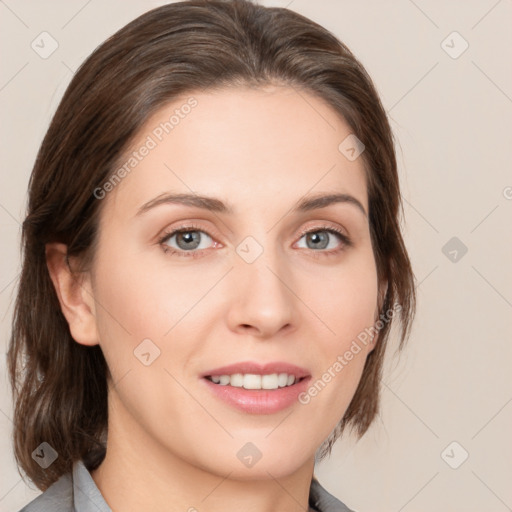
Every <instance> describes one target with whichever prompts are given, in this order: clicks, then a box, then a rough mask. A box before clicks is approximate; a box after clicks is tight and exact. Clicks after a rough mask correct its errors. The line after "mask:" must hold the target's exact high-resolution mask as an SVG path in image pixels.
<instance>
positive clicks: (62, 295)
mask: <svg viewBox="0 0 512 512" xmlns="http://www.w3.org/2000/svg"><path fill="white" fill-rule="evenodd" d="M46 265H47V267H48V271H49V273H50V278H51V280H52V282H53V286H54V287H55V291H56V293H57V297H58V299H59V303H60V307H61V310H62V313H63V315H64V317H65V318H66V320H67V322H68V324H69V330H70V332H71V336H72V337H73V339H74V340H75V341H76V342H78V343H80V344H82V345H97V344H98V343H99V336H98V331H97V326H96V315H95V302H94V296H93V292H92V287H91V282H90V274H89V273H88V272H84V273H80V274H78V273H73V271H72V269H71V268H70V265H69V262H68V259H67V246H66V245H65V244H62V243H57V242H55V243H49V244H46Z"/></svg>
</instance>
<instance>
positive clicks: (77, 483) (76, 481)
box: [20, 461, 353, 512]
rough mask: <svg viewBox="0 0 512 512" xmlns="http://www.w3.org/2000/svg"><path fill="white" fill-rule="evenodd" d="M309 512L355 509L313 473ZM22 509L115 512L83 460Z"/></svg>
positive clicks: (28, 511)
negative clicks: (323, 484)
mask: <svg viewBox="0 0 512 512" xmlns="http://www.w3.org/2000/svg"><path fill="white" fill-rule="evenodd" d="M309 506H310V512H311V511H313V512H353V511H351V510H350V509H349V508H347V507H346V506H345V505H344V504H343V503H341V501H339V500H338V499H337V498H335V497H334V496H332V495H331V494H329V493H328V492H327V491H326V490H325V489H324V488H323V487H322V486H321V485H320V483H319V482H318V480H317V479H316V478H315V477H314V476H313V479H312V481H311V486H310V490H309ZM20 512H112V510H111V509H110V507H109V506H108V505H107V503H106V501H105V500H104V499H103V496H102V495H101V493H100V490H99V489H98V487H97V486H96V483H95V482H94V480H93V479H92V476H91V474H90V473H89V471H88V470H87V468H86V467H85V465H84V464H83V462H82V461H78V462H75V463H74V464H73V471H72V472H71V473H67V474H65V475H63V476H61V477H60V478H59V479H58V480H57V481H56V482H55V483H54V484H53V485H51V486H50V487H48V489H46V491H45V492H43V493H42V494H41V495H40V496H38V497H37V498H35V499H34V500H32V501H31V502H30V503H29V504H28V505H26V506H25V507H23V508H22V509H21V510H20Z"/></svg>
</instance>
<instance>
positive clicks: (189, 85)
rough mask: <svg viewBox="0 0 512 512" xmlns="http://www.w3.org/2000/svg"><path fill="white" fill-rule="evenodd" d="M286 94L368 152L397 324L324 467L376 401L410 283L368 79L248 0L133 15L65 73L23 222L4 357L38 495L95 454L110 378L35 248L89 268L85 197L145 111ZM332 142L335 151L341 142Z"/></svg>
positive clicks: (311, 26)
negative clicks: (336, 124)
mask: <svg viewBox="0 0 512 512" xmlns="http://www.w3.org/2000/svg"><path fill="white" fill-rule="evenodd" d="M265 84H285V85H290V86H292V87H295V88H296V89H300V90H303V91H305V92H308V93H310V94H314V95H316V96H317V97H319V98H321V99H323V100H324V101H325V102H326V103H327V104H328V105H329V106H330V107H332V108H333V109H334V110H335V111H336V112H338V113H339V114H340V115H341V116H342V117H343V118H344V119H345V120H346V122H347V123H348V124H349V125H350V127H351V129H352V130H353V133H354V134H355V135H356V136H357V137H358V138H359V139H360V140H361V141H362V142H363V144H364V145H365V151H364V152H363V154H362V156H361V157H362V158H363V162H364V165H365V169H366V179H367V188H368V203H369V222H370V231H371V238H372V244H373V248H374V254H375V261H376V266H377V272H378V278H379V281H383V280H387V282H388V288H387V291H386V294H385V296H384V297H383V300H382V301H381V303H380V311H381V312H384V311H388V310H390V309H391V308H393V307H394V306H395V304H397V303H398V304H399V305H400V306H401V310H400V315H399V318H397V317H396V316H395V317H394V318H393V319H392V320H390V321H389V322H386V323H385V325H384V327H383V328H382V329H381V330H380V333H379V340H378V343H377V346H376V348H375V350H374V351H373V352H372V353H371V354H370V355H369V356H368V358H367V361H366V364H365V367H364V371H363V375H362V378H361V381H360V383H359V387H358V388H357V391H356V393H355V395H354V397H353V399H352V401H351V403H350V405H349V407H348V410H347V411H346V414H345V415H344V417H343V418H342V419H341V421H340V423H339V425H338V426H337V427H336V429H335V430H334V431H333V432H332V434H331V436H330V437H329V439H328V440H327V441H326V442H325V443H324V445H323V450H322V454H321V458H323V457H324V456H325V455H327V454H328V453H330V451H331V447H332V444H333V443H334V442H335V440H336V439H337V438H338V437H339V436H340V435H341V433H342V431H343V430H344V428H345V427H346V426H349V425H350V426H351V427H353V428H354V429H355V431H356V432H357V434H358V435H362V434H363V433H364V432H365V431H366V430H367V429H368V427H369V425H370V424H371V422H372V420H373V419H374V417H375V415H376V413H377V411H378V405H379V384H380V378H381V371H382V361H383V356H384V351H385V347H386V340H387V338H388V334H389V329H390V327H391V325H392V324H395V323H396V320H397V319H399V321H400V326H401V331H400V345H399V347H400V348H402V346H403V344H404V341H405V339H406V338H407V337H408V334H409V330H410V324H411V321H412V318H413V315H414V310H415V288H414V276H413V273H412V270H411V265H410V261H409V258H408V255H407V251H406V249H405V246H404V242H403V239H402V236H401V232H400V220H399V215H400V214H401V213H402V205H401V197H400V189H399V182H398V176H397V164H396V159H395V153H394V145H393V137H392V132H391V129H390V126H389V123H388V120H387V117H386V113H385V110H384V108H383V106H382V104H381V102H380V99H379V97H378V94H377V92H376V90H375V87H374V85H373V83H372V80H371V79H370V77H369V76H368V74H367V73H366V71H365V69H364V68H363V66H362V65H361V64H360V63H359V61H358V60H357V59H356V58H355V57H354V55H353V54H352V53H351V52H350V50H349V49H348V48H347V47H346V46H345V45H344V44H343V43H341V42H340V41H339V40H338V39H337V38H336V37H335V36H334V35H333V34H331V33H330V32H329V31H328V30H326V29H324V28H323V27H321V26H319V25H318V24H316V23H314V22H312V21H311V20H309V19H307V18H305V17H303V16H301V15H299V14H297V13H295V12H293V11H290V10H287V9H282V8H267V7H263V6H260V5H256V4H253V3H251V2H249V1H247V0H226V1H223V0H213V1H208V0H191V1H185V2H178V3H173V4H168V5H164V6H162V7H159V8H156V9H153V10H151V11H149V12H147V13H146V14H144V15H142V16H140V17H139V18H137V19H135V20H134V21H132V22H131V23H129V24H128V25H126V26H125V27H124V28H122V29H121V30H119V31H118V32H117V33H116V34H114V35H113V36H112V37H110V38H109V39H108V40H107V41H106V42H104V43H103V44H102V45H101V46H99V47H98V48H97V49H96V50H95V51H94V52H93V53H92V55H90V56H89V57H88V59H87V60H86V61H85V62H84V63H83V64H82V66H81V67H80V69H79V70H78V71H77V72H76V74H75V76H74V78H73V80H72V81H71V83H70V85H69V86H68V88H67V90H66V92H65V94H64V96H63V98H62V100H61V102H60V105H59V107H58V109H57V111H56V113H55V115H54V117H53V119H52V121H51V124H50V126H49V128H48V131H47V133H46V136H45V137H44V140H43V142H42V145H41V147H40V149H39V153H38V155H37V159H36V162H35V165H34V169H33V171H32V175H31V178H30V183H29V201H28V211H27V216H26V219H25V221H24V223H23V231H22V247H23V267H22V272H21V277H20V283H19V289H18V294H17V298H16V304H15V313H14V318H13V329H12V336H11V340H10V345H9V350H8V356H7V357H8V369H9V376H10V382H11V386H12V388H13V396H14V401H15V410H14V434H13V443H14V453H15V457H16V461H17V463H18V466H19V467H21V468H22V469H23V470H24V471H25V472H26V473H27V475H28V477H29V478H30V479H31V480H32V481H33V482H34V483H35V485H37V487H38V488H39V489H41V490H46V488H47V487H49V485H51V484H52V483H53V482H55V481H56V480H57V479H58V478H59V477H60V476H61V475H63V474H64V473H67V472H69V471H71V469H72V465H73V463H74V462H75V461H76V460H79V459H82V460H83V461H84V463H85V465H86V466H87V467H88V468H89V469H90V470H92V469H94V468H96V467H97V466H98V465H99V464H100V463H101V461H102V460H103V457H104V455H105V435H106V432H107V420H108V417H107V389H108V388H107V377H108V376H109V371H108V367H107V364H106V362H105V359H104V357H103V354H102V351H101V349H100V347H99V345H96V346H94V347H86V346H83V345H80V344H78V343H76V342H75V341H74V340H73V339H72V337H71V334H70V331H69V327H68V324H67V322H66V319H65V317H64V316H63V314H62V312H61V309H60V305H59V301H58V298H57V295H56V292H55V289H54V287H53V284H52V281H51V279H50V276H49V272H48V269H47V266H46V259H45V244H46V243H49V242H62V243H64V244H66V245H67V247H68V255H69V256H78V257H80V258H82V259H83V261H90V258H91V257H92V255H93V254H94V249H95V242H96V240H97V237H96V235H97V226H98V220H99V215H100V205H101V203H102V201H98V199H96V197H95V196H94V193H93V191H94V190H95V189H97V188H98V187H101V186H102V184H104V183H105V182H106V181H107V180H108V179H109V176H111V175H112V173H113V172H114V171H115V169H116V163H117V162H118V161H119V160H120V156H121V155H122V153H123V151H126V149H127V148H128V147H129V144H130V143H131V141H132V140H133V138H134V136H135V135H136V134H137V132H138V130H139V129H140V128H141V126H142V125H143V123H144V122H145V121H146V120H147V119H148V118H149V116H150V115H152V114H153V113H155V112H156V111H157V110H158V109H159V108H161V107H162V106H163V105H164V104H166V103H169V102H170V101H172V100H173V98H176V97H177V96H178V95H182V94H184V93H188V92H190V91H194V90H195V91H201V90H211V89H212V88H218V87H219V88H220V87H225V86H235V87H236V86H241V85H249V86H256V87H257V86H260V85H265ZM340 142H341V141H340ZM42 442H47V443H48V444H50V445H51V446H52V447H53V448H54V449H55V450H56V451H57V453H58V458H57V459H56V460H55V462H54V463H53V464H51V465H50V466H49V467H48V468H47V469H43V468H41V467H40V466H39V464H38V463H37V462H36V461H35V460H34V459H33V458H32V452H33V451H34V450H35V449H36V448H37V447H38V446H39V445H40V444H41V443H42Z"/></svg>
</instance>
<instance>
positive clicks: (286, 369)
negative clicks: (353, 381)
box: [201, 361, 310, 379]
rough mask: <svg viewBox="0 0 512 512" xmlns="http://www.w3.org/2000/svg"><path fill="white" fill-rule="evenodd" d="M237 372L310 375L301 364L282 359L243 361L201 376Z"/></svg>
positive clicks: (299, 377) (296, 375)
mask: <svg viewBox="0 0 512 512" xmlns="http://www.w3.org/2000/svg"><path fill="white" fill-rule="evenodd" d="M235 373H252V374H254V375H268V374H272V373H287V374H288V375H295V377H296V378H298V379H301V378H302V377H309V375H310V373H309V372H308V371H307V370H306V369H305V368H301V367H300V366H296V365H294V364H290V363H284V362H281V361H273V362H269V363H256V362H254V361H243V362H240V363H234V364H230V365H228V366H221V367H219V368H214V369H213V370H208V371H206V372H204V373H202V374H201V377H211V376H212V375H234V374H235Z"/></svg>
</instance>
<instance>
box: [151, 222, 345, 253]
mask: <svg viewBox="0 0 512 512" xmlns="http://www.w3.org/2000/svg"><path fill="white" fill-rule="evenodd" d="M189 231H192V232H193V231H199V232H201V233H204V234H206V235H208V236H209V237H210V238H212V239H213V237H212V236H211V235H210V234H209V233H208V232H206V231H205V230H204V229H202V228H201V227H199V226H196V225H194V224H188V225H186V226H180V227H179V228H176V229H172V230H170V231H166V232H164V234H163V235H162V236H161V237H160V238H159V240H158V244H159V245H160V246H161V247H162V249H163V251H164V252H165V253H166V254H170V255H176V256H180V257H181V256H183V257H185V258H200V257H202V256H203V254H201V252H202V251H204V250H206V249H202V250H199V251H198V250H194V251H182V250H181V251H179V250H176V249H173V248H171V247H169V246H168V245H166V244H165V243H164V242H165V241H167V240H168V239H169V238H171V237H172V236H173V235H176V234H179V233H187V232H189ZM322 231H325V232H327V233H330V234H333V235H337V236H338V237H339V239H340V240H341V242H342V246H341V247H340V248H338V249H331V250H329V251H326V250H319V251H315V250H313V249H309V251H311V252H312V253H313V257H315V258H319V257H321V256H335V255H337V254H338V253H340V252H341V251H343V250H345V249H346V248H348V247H352V245H353V243H352V241H351V240H350V238H349V237H348V236H347V235H346V234H345V233H343V232H342V231H341V230H338V229H337V228H334V227H332V226H319V227H316V228H314V229H306V230H303V231H302V232H301V233H300V237H299V239H300V238H302V237H303V236H304V235H307V234H309V233H319V232H322Z"/></svg>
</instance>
